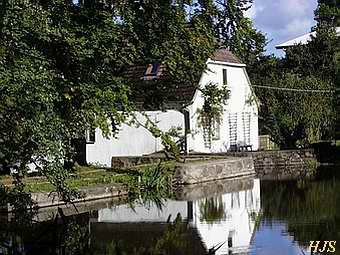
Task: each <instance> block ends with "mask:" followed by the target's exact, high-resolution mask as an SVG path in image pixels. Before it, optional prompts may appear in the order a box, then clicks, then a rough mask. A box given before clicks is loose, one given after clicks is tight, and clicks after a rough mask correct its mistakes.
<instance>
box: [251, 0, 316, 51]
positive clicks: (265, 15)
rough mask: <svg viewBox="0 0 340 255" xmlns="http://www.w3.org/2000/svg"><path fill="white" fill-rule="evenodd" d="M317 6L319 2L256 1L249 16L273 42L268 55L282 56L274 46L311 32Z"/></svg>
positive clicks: (302, 0) (295, 0) (309, 0)
mask: <svg viewBox="0 0 340 255" xmlns="http://www.w3.org/2000/svg"><path fill="white" fill-rule="evenodd" d="M316 6H317V0H254V3H253V6H252V8H251V9H250V10H249V11H248V13H247V16H249V17H250V18H251V19H252V20H253V22H254V24H255V27H256V28H257V29H258V30H260V31H262V32H263V33H265V34H266V35H267V38H268V39H269V40H272V41H271V42H270V43H269V45H268V47H267V53H274V54H276V55H281V54H282V51H281V50H276V49H275V48H274V46H275V45H276V44H280V43H282V42H285V41H288V40H290V39H293V38H295V37H298V36H300V35H303V34H305V33H308V32H310V29H311V27H312V26H314V25H315V21H314V10H315V8H316Z"/></svg>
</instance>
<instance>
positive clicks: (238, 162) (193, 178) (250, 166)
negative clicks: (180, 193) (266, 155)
mask: <svg viewBox="0 0 340 255" xmlns="http://www.w3.org/2000/svg"><path fill="white" fill-rule="evenodd" d="M251 174H255V169H254V163H253V159H252V158H251V157H242V158H227V159H218V160H207V161H196V162H195V161H193V162H187V163H185V164H176V166H175V174H174V183H175V184H177V185H182V184H184V185H186V184H195V183H203V182H209V181H215V180H222V179H226V178H233V177H240V176H247V175H251Z"/></svg>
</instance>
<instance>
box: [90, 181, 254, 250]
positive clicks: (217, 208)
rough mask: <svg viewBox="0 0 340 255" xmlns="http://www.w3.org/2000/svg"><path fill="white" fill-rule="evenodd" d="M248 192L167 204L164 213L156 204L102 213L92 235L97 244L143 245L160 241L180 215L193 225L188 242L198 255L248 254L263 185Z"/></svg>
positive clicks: (188, 234) (164, 206)
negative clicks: (210, 253) (212, 252)
mask: <svg viewBox="0 0 340 255" xmlns="http://www.w3.org/2000/svg"><path fill="white" fill-rule="evenodd" d="M212 185H213V184H212ZM246 188H247V189H244V190H240V191H232V192H229V193H225V194H222V195H218V196H215V197H210V198H209V197H208V198H203V199H198V200H195V201H192V202H191V201H190V202H187V201H167V202H165V203H164V205H163V207H162V209H161V210H159V209H158V208H157V206H155V205H154V204H150V206H149V207H148V206H146V207H145V206H142V205H139V206H138V205H137V206H135V207H134V209H131V208H130V207H129V206H128V205H120V206H116V207H113V208H106V209H102V210H99V211H98V218H97V219H92V220H91V223H90V224H91V225H90V229H91V235H92V236H93V238H94V239H96V242H107V241H109V239H110V240H122V239H123V240H126V241H128V242H129V243H130V242H131V243H134V244H137V243H143V242H144V241H145V240H148V238H149V240H151V239H152V238H154V237H157V236H158V237H159V236H160V235H161V234H160V233H161V232H162V231H164V228H165V225H164V224H163V223H164V222H167V221H168V220H171V221H173V220H174V219H175V217H176V215H178V214H180V215H181V216H182V218H183V219H185V220H187V221H188V223H189V226H190V227H189V229H188V230H187V235H186V240H187V241H189V242H192V244H191V245H195V246H196V248H197V249H196V248H195V249H196V250H197V251H196V252H197V253H196V254H204V253H202V250H205V253H206V252H207V251H208V250H209V249H213V248H214V247H218V246H220V248H219V249H218V250H217V251H216V253H215V254H245V253H247V252H248V250H249V246H250V243H251V240H252V236H253V233H254V228H255V221H256V218H257V215H258V213H259V211H260V181H259V180H258V179H255V180H253V181H252V186H251V187H246ZM104 237H105V238H104ZM138 239H139V240H138ZM142 240H144V241H142ZM144 243H145V242H144Z"/></svg>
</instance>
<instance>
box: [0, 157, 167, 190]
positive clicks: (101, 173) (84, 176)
mask: <svg viewBox="0 0 340 255" xmlns="http://www.w3.org/2000/svg"><path fill="white" fill-rule="evenodd" d="M172 167H173V164H172V163H171V162H169V163H164V165H163V164H162V166H158V165H153V164H150V165H144V166H140V167H138V168H133V169H124V170H122V169H110V168H101V167H96V166H87V167H85V166H77V167H75V171H74V172H73V173H71V175H70V178H69V179H68V180H67V181H66V182H67V184H68V186H69V187H70V188H74V189H81V188H89V187H96V186H101V185H114V184H123V185H126V186H127V188H128V189H129V190H135V189H139V188H141V187H144V188H145V189H150V187H154V188H157V183H163V184H162V185H164V180H161V178H162V177H163V175H164V173H163V172H164V171H166V172H168V170H169V171H171V169H172ZM161 168H162V169H161ZM157 169H158V170H157ZM165 176H168V175H165ZM167 181H168V180H167ZM23 183H24V184H25V191H27V192H30V193H36V192H51V191H54V186H53V185H52V184H50V183H49V182H48V180H47V179H46V178H45V177H43V176H31V177H25V178H24V179H23ZM0 184H4V185H5V186H8V187H12V186H13V178H12V177H11V176H9V175H2V176H0Z"/></svg>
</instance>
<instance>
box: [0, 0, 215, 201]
mask: <svg viewBox="0 0 340 255" xmlns="http://www.w3.org/2000/svg"><path fill="white" fill-rule="evenodd" d="M162 3H163V4H164V5H161V4H159V3H158V1H149V2H145V3H143V5H142V6H137V5H136V1H132V0H131V1H122V2H117V3H116V4H114V5H111V4H107V2H106V1H79V3H73V1H63V0H56V1H52V0H51V1H39V0H36V1H33V0H32V1H21V0H6V1H2V3H1V4H2V6H1V14H2V15H1V18H0V22H1V23H0V37H1V39H0V100H1V102H2V104H1V106H0V130H1V132H0V164H1V165H2V166H12V165H17V168H18V173H19V175H23V174H24V173H25V171H26V170H27V164H28V163H32V164H36V167H37V169H38V170H39V172H40V173H41V174H43V175H45V176H46V177H47V178H48V180H49V181H50V182H51V183H52V184H54V185H55V186H56V189H57V191H59V192H60V193H61V194H64V197H63V198H64V199H65V200H70V199H71V198H72V196H73V195H74V193H65V190H68V189H67V188H68V187H67V186H65V180H66V178H67V177H68V174H67V173H68V172H69V171H70V170H71V168H72V167H71V166H72V165H69V164H65V163H67V162H69V161H71V160H72V154H73V151H74V148H73V141H74V140H76V139H84V133H85V131H86V130H88V129H91V128H96V127H99V128H101V129H102V130H103V132H104V134H105V135H109V134H110V132H111V131H112V132H113V131H114V130H116V129H115V126H117V125H119V124H120V123H123V122H124V121H125V120H126V117H127V116H128V115H129V113H130V112H131V110H132V109H133V104H132V102H131V84H130V83H129V82H128V81H127V80H126V79H125V78H124V70H125V69H126V68H127V66H129V65H132V64H135V63H136V60H137V61H138V62H140V61H143V62H149V61H152V60H153V61H164V62H165V63H166V65H167V67H168V68H169V70H170V74H171V76H173V77H178V79H179V80H183V79H184V77H186V76H187V77H188V78H187V79H186V80H189V81H190V79H191V78H190V77H192V76H193V73H195V72H192V71H191V70H195V71H196V73H199V72H202V70H203V69H204V68H205V61H206V58H207V56H208V55H209V54H211V53H212V52H213V50H214V40H213V39H212V38H213V33H211V31H210V29H209V27H207V26H206V24H205V23H204V22H203V21H201V20H200V19H198V18H196V17H193V18H192V19H191V20H190V22H189V25H188V24H187V20H186V16H185V14H184V12H183V9H181V8H180V7H178V8H177V7H176V8H174V7H173V6H172V5H170V4H166V1H163V2H162ZM140 7H142V9H143V10H144V11H145V10H148V14H150V16H148V15H146V16H145V17H143V15H141V12H140V11H142V10H141V8H140ZM140 16H142V17H140ZM153 18H158V19H159V20H160V21H161V22H159V23H157V22H156V23H157V24H159V25H161V26H160V27H158V26H157V25H155V24H154V23H155V22H151V21H152V19H153ZM136 21H137V22H136ZM145 31H148V33H146V32H145ZM149 63H150V62H149ZM181 67H183V68H181ZM112 132H111V133H112Z"/></svg>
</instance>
